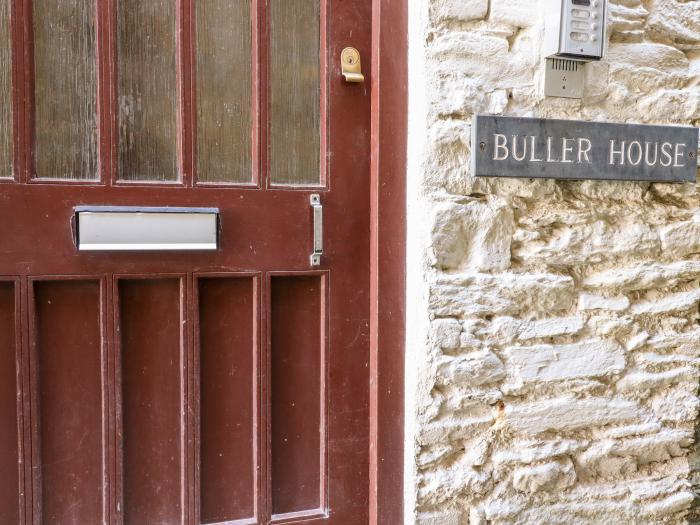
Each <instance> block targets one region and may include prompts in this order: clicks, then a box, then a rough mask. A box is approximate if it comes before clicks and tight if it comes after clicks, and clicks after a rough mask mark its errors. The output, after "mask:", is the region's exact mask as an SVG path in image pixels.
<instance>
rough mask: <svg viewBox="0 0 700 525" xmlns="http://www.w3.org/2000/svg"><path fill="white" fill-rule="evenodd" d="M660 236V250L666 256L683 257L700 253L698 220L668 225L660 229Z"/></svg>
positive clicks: (699, 224) (699, 223)
mask: <svg viewBox="0 0 700 525" xmlns="http://www.w3.org/2000/svg"><path fill="white" fill-rule="evenodd" d="M699 219H700V218H699ZM660 236H661V248H662V249H663V251H664V255H666V256H677V257H683V256H684V255H688V254H691V253H700V220H692V221H684V222H677V223H673V224H669V225H668V226H665V227H663V228H661V230H660Z"/></svg>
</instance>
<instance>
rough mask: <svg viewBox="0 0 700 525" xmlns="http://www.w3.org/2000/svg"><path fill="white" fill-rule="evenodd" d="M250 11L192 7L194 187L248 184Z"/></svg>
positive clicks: (218, 3)
mask: <svg viewBox="0 0 700 525" xmlns="http://www.w3.org/2000/svg"><path fill="white" fill-rule="evenodd" d="M250 7H251V6H250V2H249V1H248V0H207V1H206V2H197V3H196V4H195V9H196V12H195V23H196V29H195V31H196V38H197V43H196V46H195V48H196V55H197V56H196V61H197V63H196V78H197V173H198V174H199V176H198V179H197V180H198V181H199V182H203V183H212V182H214V183H217V182H218V183H221V182H224V183H243V184H244V183H251V182H253V163H252V153H253V148H252V140H251V139H252V137H251V131H252V129H253V118H252V113H253V111H252V109H253V108H252V101H253V98H252V87H253V75H252V73H253V69H252V66H253V63H252V43H253V42H252V37H253V35H252V31H251V26H252V20H251V9H250Z"/></svg>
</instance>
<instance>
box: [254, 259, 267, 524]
mask: <svg viewBox="0 0 700 525" xmlns="http://www.w3.org/2000/svg"><path fill="white" fill-rule="evenodd" d="M264 286H265V279H263V276H262V273H260V272H258V273H256V274H255V289H254V294H255V295H254V301H255V322H256V325H255V327H254V334H255V344H254V345H253V348H254V352H255V353H256V355H255V356H254V363H255V370H254V373H253V400H254V403H255V421H254V423H253V428H254V429H255V434H254V436H255V442H254V444H253V446H254V451H255V452H254V453H255V461H256V464H257V468H256V469H255V486H256V498H255V524H256V525H257V524H262V523H267V521H266V520H267V516H266V515H265V516H264V514H265V513H266V505H267V501H268V500H269V496H268V494H269V491H268V487H267V482H266V480H267V477H266V476H265V473H266V472H267V454H266V450H267V447H266V443H267V441H266V440H267V434H266V430H265V429H266V428H267V419H266V417H267V416H266V412H265V410H264V407H265V402H266V401H265V394H264V392H263V385H265V384H266V383H265V379H264V378H263V374H264V372H263V370H264V369H265V364H264V356H265V355H267V351H266V350H265V348H266V347H265V342H264V341H265V337H263V330H264V327H265V326H266V324H265V323H266V320H265V316H266V313H265V307H264V304H265V302H264V301H263V297H265V295H264V292H263V287H264Z"/></svg>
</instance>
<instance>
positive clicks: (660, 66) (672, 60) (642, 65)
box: [605, 43, 690, 93]
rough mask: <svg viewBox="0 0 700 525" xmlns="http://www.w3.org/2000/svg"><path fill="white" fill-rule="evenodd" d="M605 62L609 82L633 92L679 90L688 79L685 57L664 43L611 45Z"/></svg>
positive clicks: (688, 65)
mask: <svg viewBox="0 0 700 525" xmlns="http://www.w3.org/2000/svg"><path fill="white" fill-rule="evenodd" d="M605 60H606V62H607V63H608V64H610V76H611V80H612V81H615V82H619V83H621V84H622V85H624V86H627V87H628V88H629V89H630V90H631V91H633V92H647V93H648V92H652V91H654V90H656V89H670V88H678V89H680V88H682V87H684V86H685V83H686V82H687V81H688V78H689V67H690V64H689V62H688V58H687V57H686V56H685V54H683V52H682V51H680V50H678V49H676V48H675V47H671V46H667V45H665V44H653V43H631V44H629V43H611V44H610V47H609V49H608V53H607V56H606V59H605Z"/></svg>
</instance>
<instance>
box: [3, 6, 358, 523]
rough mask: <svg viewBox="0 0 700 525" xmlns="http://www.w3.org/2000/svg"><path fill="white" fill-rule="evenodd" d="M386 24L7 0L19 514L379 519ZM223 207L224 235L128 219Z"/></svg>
mask: <svg viewBox="0 0 700 525" xmlns="http://www.w3.org/2000/svg"><path fill="white" fill-rule="evenodd" d="M369 41H370V1H369V0H61V1H60V2H59V1H44V0H34V1H32V0H0V224H2V227H0V472H1V473H2V475H1V476H0V523H1V524H15V523H20V524H56V525H66V524H75V525H86V524H88V525H89V524H102V523H105V524H106V523H109V524H121V523H124V524H128V525H154V524H200V523H227V524H236V525H243V524H268V523H280V524H281V523H299V524H304V523H314V524H316V523H318V524H326V523H327V524H333V525H353V524H366V523H367V522H368V509H367V505H368V488H367V485H368V463H369V461H368V456H369V452H368V436H369V429H368V420H369V417H368V403H369V394H368V392H369V384H368V377H369V368H368V358H369V350H368V346H369V343H368V338H369V334H368V319H369V231H370V227H369V213H368V211H369V210H368V208H369V202H370V199H369V146H370V144H369V122H370V119H369V108H370V96H369V79H367V82H366V83H364V84H363V83H356V84H350V83H346V82H345V81H344V80H343V77H342V75H341V71H340V55H341V50H342V49H343V48H344V47H346V46H353V47H356V48H358V49H359V51H360V54H361V56H362V57H363V58H364V59H365V63H364V64H363V67H364V70H365V71H364V73H365V74H366V75H367V73H368V72H369V66H370V64H369V61H368V57H369V49H370V46H369ZM312 196H317V197H313V199H315V200H314V204H313V205H312V202H311V201H312ZM319 206H320V207H319ZM86 207H87V209H91V210H93V212H95V211H97V212H104V213H109V212H110V210H111V211H112V212H113V211H114V210H115V208H114V207H119V209H120V210H121V212H120V214H118V215H120V217H122V219H124V218H125V217H126V222H119V221H116V222H114V223H113V224H112V226H111V230H110V232H108V231H107V230H108V228H107V227H106V226H104V224H103V225H100V224H102V223H99V221H98V223H96V224H97V225H96V226H95V225H94V224H93V229H94V231H93V234H96V235H97V236H98V237H99V236H100V235H102V234H103V233H104V234H105V235H106V236H107V237H110V235H111V236H112V237H111V238H110V239H108V241H109V242H104V243H102V244H100V243H97V244H93V245H92V246H91V247H92V248H93V250H91V251H87V250H81V249H80V248H81V247H85V246H88V244H87V241H86V244H85V245H84V246H83V245H81V242H82V241H81V235H86V230H85V227H84V228H83V230H82V231H81V218H80V216H79V214H78V213H79V212H80V210H85V209H86ZM203 208H206V209H209V210H210V211H211V210H212V209H213V210H214V211H217V210H218V219H217V231H216V232H215V237H216V238H217V239H216V246H215V248H216V249H199V248H201V246H199V248H198V245H196V243H195V244H192V243H190V244H187V243H185V244H177V242H170V241H172V240H173V236H174V238H177V237H178V235H180V234H182V235H184V236H185V237H186V236H187V231H189V230H188V228H189V227H190V226H189V223H187V222H186V221H185V223H182V224H181V225H179V226H177V225H176V227H175V228H170V229H169V230H167V231H166V229H165V228H164V227H163V226H162V224H161V223H162V222H163V221H161V222H159V221H158V220H156V221H155V222H148V221H147V222H141V223H139V222H138V221H137V222H136V223H134V222H131V223H130V222H129V219H130V218H131V217H133V216H134V215H129V214H136V215H137V216H139V217H143V216H149V215H148V214H150V213H155V212H156V211H157V212H158V213H160V214H163V216H166V215H167V218H169V217H170V215H168V214H169V213H171V212H173V211H179V212H199V211H201V209H203ZM158 210H160V211H158ZM81 213H86V212H84V211H83V212H81ZM321 214H322V221H321V220H320V219H321ZM195 215H196V213H183V214H182V215H181V216H178V220H179V218H185V219H186V218H187V217H192V216H195ZM86 216H87V215H86ZM165 222H167V220H166V221H165ZM134 224H137V226H136V227H134ZM139 224H140V225H141V226H140V227H139V226H138V225H139ZM177 224H180V223H177ZM95 228H96V229H95ZM101 228H102V229H101ZM161 230H162V231H161ZM95 232H96V233H95ZM108 233H109V235H108ZM321 235H322V237H323V238H322V245H323V246H322V248H323V253H322V255H320V259H319V258H318V257H316V258H312V257H311V255H312V253H313V252H314V249H315V248H320V247H321V246H320V240H321V239H319V237H320V236H321ZM143 239H147V240H148V242H144V243H141V244H139V241H143ZM176 240H177V239H176ZM120 243H122V244H120ZM208 248H212V247H211V246H208ZM95 250H96V251H95Z"/></svg>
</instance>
